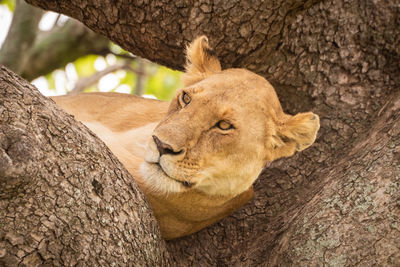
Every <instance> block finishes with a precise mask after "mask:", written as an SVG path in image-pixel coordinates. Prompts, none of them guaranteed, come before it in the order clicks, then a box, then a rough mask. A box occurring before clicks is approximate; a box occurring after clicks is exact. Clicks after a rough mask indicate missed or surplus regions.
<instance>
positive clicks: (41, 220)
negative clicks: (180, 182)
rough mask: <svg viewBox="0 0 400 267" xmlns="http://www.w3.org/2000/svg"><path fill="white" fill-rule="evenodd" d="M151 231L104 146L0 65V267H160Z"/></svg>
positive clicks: (163, 256)
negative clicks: (131, 266) (19, 266)
mask: <svg viewBox="0 0 400 267" xmlns="http://www.w3.org/2000/svg"><path fill="white" fill-rule="evenodd" d="M157 227H158V226H157V223H156V221H155V219H154V217H153V215H152V213H151V210H150V208H149V206H148V204H147V202H146V201H145V200H144V197H143V195H142V193H141V192H140V190H139V189H138V187H137V185H136V183H135V182H134V180H133V179H132V177H131V176H130V175H129V173H128V172H127V171H126V170H125V168H124V167H123V166H122V164H121V163H120V162H119V161H118V160H117V159H116V158H115V156H114V155H112V153H111V152H110V151H109V149H108V148H107V147H106V146H105V145H104V144H103V143H102V142H101V141H100V140H99V139H98V138H97V137H96V136H94V135H93V134H92V133H91V132H90V131H89V130H88V129H87V128H86V127H85V126H83V125H82V124H81V123H78V122H76V121H75V120H74V119H73V118H72V117H71V116H70V115H67V114H66V113H64V112H63V111H61V110H60V109H58V108H57V107H56V105H55V103H54V102H53V101H51V100H50V99H47V98H45V97H43V96H42V95H40V93H39V92H38V91H37V90H36V89H35V88H34V87H33V86H31V85H29V84H28V83H27V82H26V81H24V80H22V79H21V78H18V77H17V76H16V75H15V74H13V73H11V72H10V71H8V70H7V69H6V68H4V67H1V68H0V265H1V266H3V265H5V266H16V265H17V264H21V265H24V266H39V265H40V266H41V265H42V264H48V265H50V266H64V265H67V266H71V265H76V264H78V265H80V266H87V265H91V266H112V265H119V264H125V265H139V266H144V265H146V264H149V265H152V266H156V265H163V264H166V263H167V262H168V259H169V258H168V253H167V251H166V249H165V242H164V241H163V240H162V239H161V238H160V232H159V230H158V228H157Z"/></svg>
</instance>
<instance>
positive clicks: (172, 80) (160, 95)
mask: <svg viewBox="0 0 400 267" xmlns="http://www.w3.org/2000/svg"><path fill="white" fill-rule="evenodd" d="M154 68H155V72H154V74H153V75H152V76H150V77H149V78H148V79H147V83H146V86H145V94H150V95H154V96H155V97H156V98H157V99H161V100H170V99H172V97H173V96H174V94H175V92H176V90H177V89H178V88H179V87H182V84H181V81H180V77H181V72H179V71H174V70H171V69H169V68H166V67H164V66H158V65H155V66H154Z"/></svg>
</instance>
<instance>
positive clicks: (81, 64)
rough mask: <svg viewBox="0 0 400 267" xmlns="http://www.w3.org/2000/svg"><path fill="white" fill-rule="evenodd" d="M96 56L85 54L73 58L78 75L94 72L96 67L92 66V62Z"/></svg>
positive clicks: (87, 74) (84, 75)
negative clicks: (75, 58)
mask: <svg viewBox="0 0 400 267" xmlns="http://www.w3.org/2000/svg"><path fill="white" fill-rule="evenodd" d="M97 58H98V56H96V55H87V56H84V57H81V58H78V59H77V60H75V62H74V66H75V69H76V72H77V73H78V77H80V78H81V77H87V76H90V75H91V74H93V73H95V72H96V69H95V68H94V62H95V61H96V59H97Z"/></svg>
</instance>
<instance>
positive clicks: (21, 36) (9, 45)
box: [0, 0, 43, 73]
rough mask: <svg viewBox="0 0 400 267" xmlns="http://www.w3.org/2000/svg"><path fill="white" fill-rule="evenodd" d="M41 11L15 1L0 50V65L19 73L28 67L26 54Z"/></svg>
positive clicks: (33, 38) (32, 40)
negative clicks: (12, 13)
mask: <svg viewBox="0 0 400 267" xmlns="http://www.w3.org/2000/svg"><path fill="white" fill-rule="evenodd" d="M42 14H43V11H42V10H41V9H39V8H35V7H32V6H30V5H28V4H26V3H25V1H23V0H17V2H16V7H15V10H14V15H13V18H12V21H11V25H10V29H9V31H8V34H7V37H6V39H5V41H4V43H3V46H2V48H1V50H0V64H4V65H5V66H8V67H9V68H10V69H12V70H14V71H15V72H17V73H21V71H22V70H23V69H24V67H25V65H27V64H28V65H29V63H30V62H29V60H28V57H27V54H28V53H27V52H28V51H29V48H30V47H31V46H32V44H33V43H34V41H35V38H36V33H37V31H38V24H39V21H40V19H41V17H42Z"/></svg>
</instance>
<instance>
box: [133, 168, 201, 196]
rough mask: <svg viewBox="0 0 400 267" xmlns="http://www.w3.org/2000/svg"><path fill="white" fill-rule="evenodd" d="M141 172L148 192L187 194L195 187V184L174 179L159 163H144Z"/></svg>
mask: <svg viewBox="0 0 400 267" xmlns="http://www.w3.org/2000/svg"><path fill="white" fill-rule="evenodd" d="M140 172H141V174H142V176H143V181H144V183H145V186H146V188H147V189H148V190H150V191H152V192H157V193H180V192H186V191H187V190H188V189H190V188H192V187H193V185H194V184H193V183H190V182H187V181H180V180H177V179H174V178H172V177H170V176H168V175H167V173H165V171H164V170H163V169H162V168H161V166H160V165H159V164H158V163H149V162H143V163H142V164H141V165H140Z"/></svg>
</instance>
